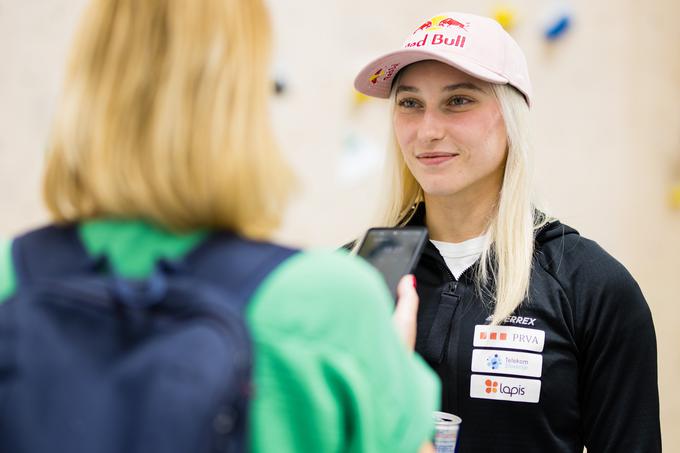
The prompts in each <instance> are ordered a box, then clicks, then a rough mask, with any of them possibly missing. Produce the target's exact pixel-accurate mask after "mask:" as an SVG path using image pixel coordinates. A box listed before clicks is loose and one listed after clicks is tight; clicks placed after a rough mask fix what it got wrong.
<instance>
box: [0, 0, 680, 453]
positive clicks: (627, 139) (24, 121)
mask: <svg viewBox="0 0 680 453" xmlns="http://www.w3.org/2000/svg"><path fill="white" fill-rule="evenodd" d="M86 1H87V0H22V1H17V0H0V58H1V61H2V65H0V66H1V69H0V235H1V236H5V237H9V236H12V235H14V234H17V233H18V232H20V231H22V230H23V229H25V228H28V227H32V226H35V225H38V224H40V223H42V222H45V221H46V219H47V218H46V214H45V211H44V210H43V208H42V205H41V202H40V196H39V193H40V187H39V179H40V173H41V168H42V167H41V165H42V154H43V149H44V147H45V143H46V140H47V135H48V130H49V125H50V122H51V118H52V113H53V110H54V107H55V104H56V102H57V99H58V95H59V89H60V84H61V79H62V76H63V71H64V64H65V60H66V56H67V51H68V48H69V44H70V40H71V37H72V34H73V31H74V28H75V26H76V23H77V21H78V18H79V16H80V13H81V11H82V9H83V7H84V5H85V4H86ZM140 1H143V0H140ZM269 3H270V6H271V9H272V13H273V15H272V17H273V26H274V27H275V30H274V35H275V37H276V41H275V49H274V50H275V52H274V57H275V58H274V65H273V68H272V69H273V72H272V78H273V79H275V80H276V81H277V82H278V86H279V88H280V90H279V91H280V93H279V94H278V95H277V96H275V98H274V99H273V104H272V114H273V116H274V123H275V127H276V131H277V135H278V137H279V142H280V144H281V147H282V149H283V150H284V152H285V153H286V155H287V156H289V159H290V161H291V164H292V165H293V167H294V169H295V171H296V172H297V174H298V176H299V180H300V188H299V191H298V194H297V197H296V199H295V200H294V201H293V202H292V203H291V205H290V208H289V210H288V212H287V216H286V220H285V223H284V225H283V227H282V228H281V230H280V231H279V232H278V238H279V239H280V240H282V241H284V242H287V243H290V244H295V245H299V246H304V247H319V246H321V247H335V246H337V245H339V244H342V243H344V242H346V241H348V240H351V239H353V238H356V237H357V236H359V235H361V234H362V233H363V231H364V229H365V228H366V227H367V226H369V224H370V222H371V216H372V214H373V207H374V206H375V203H376V201H377V198H376V190H377V187H378V180H379V178H380V176H381V170H382V162H383V157H384V146H385V143H386V139H387V121H388V107H387V102H386V101H377V100H372V99H366V98H362V97H360V96H358V95H357V94H356V93H355V92H354V91H353V88H352V81H353V78H354V75H355V73H356V72H357V71H358V70H359V69H360V68H361V67H362V66H363V65H364V64H365V63H367V62H368V61H369V60H371V59H372V58H374V57H375V56H377V55H379V54H380V53H382V52H386V51H389V50H393V49H394V48H395V47H397V46H400V45H401V43H402V41H403V40H404V38H405V37H406V36H407V35H408V34H409V33H410V32H412V30H413V29H414V27H415V26H416V25H418V24H420V23H421V22H422V21H423V20H424V19H429V18H430V17H432V16H433V15H435V14H437V13H440V12H445V11H456V10H458V11H467V12H473V13H477V14H484V15H489V16H492V17H497V18H498V19H499V20H500V21H502V22H503V23H504V24H505V25H506V26H507V28H508V30H509V31H510V32H511V34H512V35H513V36H514V37H515V38H516V39H517V41H518V42H519V44H520V46H521V47H522V48H523V49H524V51H525V52H526V55H527V59H528V62H529V67H530V72H531V75H532V79H533V84H534V90H535V94H534V99H535V105H534V107H533V109H532V110H533V122H534V127H535V134H534V135H535V141H536V145H537V146H536V186H537V193H538V195H539V199H540V200H541V201H542V203H543V205H544V206H546V207H547V208H548V210H549V211H550V212H551V213H552V214H554V215H556V216H558V217H559V218H560V219H561V220H562V221H564V222H565V223H568V224H570V225H571V226H574V227H575V228H577V229H578V230H579V231H580V232H581V233H582V234H583V235H584V236H587V237H589V238H592V239H594V240H596V241H597V242H599V243H600V244H601V245H602V246H603V247H604V248H605V249H607V250H608V251H609V252H610V253H611V254H613V255H614V256H615V257H617V258H618V259H619V260H620V261H622V262H623V263H624V265H626V267H627V268H628V269H629V270H630V271H631V273H632V274H633V275H634V277H635V278H636V279H637V281H638V282H639V283H640V286H641V287H642V290H643V292H644V293H645V295H646V297H647V300H648V301H649V305H650V307H651V310H652V313H653V316H654V321H655V325H656V329H657V339H658V345H659V385H660V393H661V417H662V420H661V421H662V434H663V443H664V449H665V450H666V451H680V430H678V429H677V427H678V426H680V392H678V390H677V389H676V388H677V385H678V384H677V383H678V382H680V337H679V336H678V329H677V327H676V325H677V323H678V319H679V318H680V316H679V315H680V309H679V308H678V305H680V26H678V25H677V22H678V20H680V19H678V18H680V2H678V1H677V0H655V1H654V2H644V3H643V1H642V0H600V1H597V2H592V1H587V0H573V1H568V0H561V1H558V0H506V1H503V2H497V1H492V0H455V1H439V0H420V1H419V2H413V1H409V0H389V1H387V0H377V1H366V0H334V1H333V0H327V1H312V0H269ZM263 26H265V24H263ZM635 334H636V333H635V332H630V335H633V336H634V335H635ZM635 367H636V364H635V363H630V368H631V372H633V371H634V372H639V371H640V370H636V369H635ZM650 371H651V370H650ZM612 391H617V389H612ZM673 428H676V429H673Z"/></svg>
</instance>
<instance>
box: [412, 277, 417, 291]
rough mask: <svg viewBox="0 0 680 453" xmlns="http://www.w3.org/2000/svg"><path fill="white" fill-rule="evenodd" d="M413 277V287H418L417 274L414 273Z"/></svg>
mask: <svg viewBox="0 0 680 453" xmlns="http://www.w3.org/2000/svg"><path fill="white" fill-rule="evenodd" d="M411 278H412V279H413V287H414V288H416V287H417V284H416V276H415V275H412V276H411Z"/></svg>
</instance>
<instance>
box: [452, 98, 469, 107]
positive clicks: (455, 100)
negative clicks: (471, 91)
mask: <svg viewBox="0 0 680 453" xmlns="http://www.w3.org/2000/svg"><path fill="white" fill-rule="evenodd" d="M470 102H472V101H471V100H470V99H468V98H466V97H463V96H454V97H452V98H451V99H449V105H453V106H461V105H467V104H469V103H470Z"/></svg>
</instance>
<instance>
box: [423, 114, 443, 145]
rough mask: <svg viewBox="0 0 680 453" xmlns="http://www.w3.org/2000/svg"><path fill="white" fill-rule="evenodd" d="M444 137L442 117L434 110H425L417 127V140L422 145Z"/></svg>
mask: <svg viewBox="0 0 680 453" xmlns="http://www.w3.org/2000/svg"><path fill="white" fill-rule="evenodd" d="M445 135H446V124H445V118H444V116H443V115H442V114H441V113H440V112H438V111H436V110H435V109H428V110H425V112H424V113H423V117H422V121H421V122H420V126H419V127H418V140H420V141H421V142H423V143H429V142H433V141H438V140H441V139H443V138H444V136H445Z"/></svg>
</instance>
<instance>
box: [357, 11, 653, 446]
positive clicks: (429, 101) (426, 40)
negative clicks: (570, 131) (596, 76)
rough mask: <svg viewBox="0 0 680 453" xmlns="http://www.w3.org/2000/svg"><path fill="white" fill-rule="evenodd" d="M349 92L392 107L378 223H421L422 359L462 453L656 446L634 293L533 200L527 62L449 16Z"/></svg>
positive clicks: (645, 326) (639, 302) (648, 340)
mask: <svg viewBox="0 0 680 453" xmlns="http://www.w3.org/2000/svg"><path fill="white" fill-rule="evenodd" d="M413 30H414V31H412V32H411V34H409V36H408V37H407V39H406V41H405V43H404V45H403V47H402V48H401V49H399V50H396V51H394V52H391V53H388V54H386V55H383V56H381V57H380V58H377V59H376V60H374V61H373V62H371V63H369V64H368V65H367V66H366V67H365V68H364V69H363V70H362V71H361V72H360V73H359V75H358V76H357V78H356V80H355V86H356V88H357V89H358V90H359V91H360V92H363V93H365V94H367V95H370V96H375V97H380V98H389V99H390V102H391V103H392V126H393V136H394V149H393V150H392V153H390V157H391V158H393V159H394V162H393V163H394V166H393V167H394V168H393V178H392V181H391V186H390V187H389V188H387V189H386V191H385V192H384V194H385V197H386V198H387V207H386V208H385V224H387V225H398V226H401V225H425V226H427V228H428V230H429V233H430V238H431V241H430V243H429V244H428V246H427V248H426V250H425V252H424V254H423V256H422V259H421V260H420V262H419V264H418V266H417V269H416V271H415V275H416V278H417V281H418V293H419V296H420V299H421V303H420V308H419V313H418V329H417V339H416V350H417V351H418V352H419V353H420V354H421V355H422V356H423V357H424V358H425V359H426V360H427V362H428V363H429V364H430V365H431V366H432V368H433V369H434V370H435V371H436V372H437V373H438V374H439V377H440V378H441V380H442V387H443V392H442V407H443V409H442V410H444V411H446V412H451V413H454V414H456V415H458V416H460V417H461V418H462V420H463V424H462V427H461V432H460V438H459V447H458V451H460V452H489V451H503V452H522V453H527V452H547V451H551V452H574V453H575V452H581V451H583V447H584V446H585V447H587V449H588V452H589V453H593V452H597V453H601V452H621V451H635V452H657V451H660V449H661V441H660V429H659V406H658V404H659V403H658V390H657V365H656V340H655V334H654V327H653V324H652V318H651V314H650V311H649V308H648V306H647V303H646V302H645V299H644V297H643V295H642V294H641V292H640V289H639V288H638V285H637V284H636V282H635V281H634V280H633V278H632V277H631V276H630V274H629V273H628V272H627V271H626V269H625V268H624V267H623V266H622V265H621V264H620V263H618V262H617V261H616V260H615V259H614V258H612V257H611V256H610V255H608V254H607V253H606V252H605V251H604V250H602V248H600V247H599V246H598V245H597V244H596V243H595V242H593V241H590V240H588V239H586V238H584V237H582V236H580V235H579V233H578V232H577V231H576V230H574V229H573V228H570V227H568V226H566V225H564V224H561V223H560V222H559V221H557V220H555V219H553V218H551V217H549V216H547V215H546V214H544V213H543V212H541V211H540V210H539V209H538V208H537V207H536V206H535V204H534V203H533V202H532V199H531V187H530V171H529V169H530V163H531V146H530V142H529V133H528V125H529V121H528V114H529V107H530V105H531V100H532V92H531V84H530V81H529V75H528V69H527V64H526V61H525V57H524V55H523V53H522V51H521V50H520V48H519V47H518V45H517V44H516V43H515V41H514V40H513V39H512V38H511V37H510V36H509V35H508V34H507V33H506V32H505V31H504V30H503V29H502V27H501V26H500V25H499V24H498V23H496V22H495V21H493V20H491V19H488V18H484V17H480V16H476V15H471V14H462V13H444V14H441V15H438V16H435V17H432V18H430V19H429V20H426V21H423V22H422V23H420V24H417V26H414V28H413Z"/></svg>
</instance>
